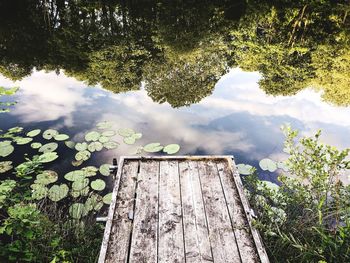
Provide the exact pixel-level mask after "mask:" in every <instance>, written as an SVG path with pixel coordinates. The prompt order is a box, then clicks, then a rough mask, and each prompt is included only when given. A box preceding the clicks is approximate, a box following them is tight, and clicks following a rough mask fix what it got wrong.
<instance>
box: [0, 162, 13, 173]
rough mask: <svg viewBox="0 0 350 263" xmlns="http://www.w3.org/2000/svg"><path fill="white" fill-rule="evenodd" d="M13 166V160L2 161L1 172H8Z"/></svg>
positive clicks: (0, 164)
mask: <svg viewBox="0 0 350 263" xmlns="http://www.w3.org/2000/svg"><path fill="white" fill-rule="evenodd" d="M12 168H13V166H12V162H11V161H4V162H0V173H6V172H7V171H10V170H11V169H12Z"/></svg>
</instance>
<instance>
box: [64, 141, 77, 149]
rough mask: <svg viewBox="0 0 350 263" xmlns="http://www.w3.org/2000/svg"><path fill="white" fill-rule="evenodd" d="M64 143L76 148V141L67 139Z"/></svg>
mask: <svg viewBox="0 0 350 263" xmlns="http://www.w3.org/2000/svg"><path fill="white" fill-rule="evenodd" d="M64 144H65V145H66V146H67V147H68V148H70V149H74V147H75V142H73V141H65V142H64Z"/></svg>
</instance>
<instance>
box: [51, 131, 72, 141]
mask: <svg viewBox="0 0 350 263" xmlns="http://www.w3.org/2000/svg"><path fill="white" fill-rule="evenodd" d="M54 139H55V140H56V141H65V140H68V139H69V135H67V134H63V133H62V134H57V135H55V137H54Z"/></svg>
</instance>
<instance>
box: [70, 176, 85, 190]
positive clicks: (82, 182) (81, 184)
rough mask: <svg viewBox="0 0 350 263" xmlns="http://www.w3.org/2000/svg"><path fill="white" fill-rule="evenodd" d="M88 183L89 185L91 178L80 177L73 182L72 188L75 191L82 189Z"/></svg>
mask: <svg viewBox="0 0 350 263" xmlns="http://www.w3.org/2000/svg"><path fill="white" fill-rule="evenodd" d="M88 185H89V179H88V178H82V179H78V180H76V181H74V182H73V183H72V190H73V191H81V190H83V189H84V188H85V187H87V186H88Z"/></svg>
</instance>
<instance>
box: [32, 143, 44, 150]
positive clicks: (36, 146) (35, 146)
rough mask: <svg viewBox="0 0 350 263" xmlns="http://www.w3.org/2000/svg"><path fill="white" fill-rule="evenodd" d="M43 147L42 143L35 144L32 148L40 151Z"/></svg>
mask: <svg viewBox="0 0 350 263" xmlns="http://www.w3.org/2000/svg"><path fill="white" fill-rule="evenodd" d="M41 146H42V144H41V143H40V142H33V143H32V144H31V145H30V147H32V148H33V149H39V148H40V147H41Z"/></svg>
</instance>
